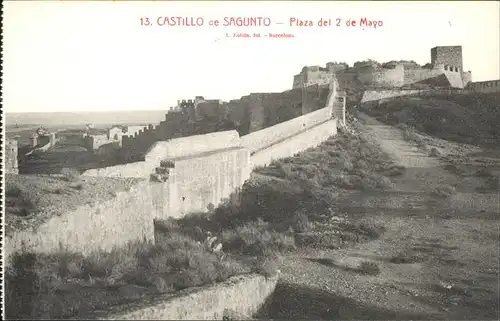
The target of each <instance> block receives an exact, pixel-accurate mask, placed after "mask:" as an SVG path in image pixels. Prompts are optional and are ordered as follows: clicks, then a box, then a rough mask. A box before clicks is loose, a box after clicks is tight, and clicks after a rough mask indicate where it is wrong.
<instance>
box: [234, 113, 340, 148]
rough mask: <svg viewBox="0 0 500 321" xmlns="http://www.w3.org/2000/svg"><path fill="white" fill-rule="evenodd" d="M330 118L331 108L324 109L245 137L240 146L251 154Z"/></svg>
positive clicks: (242, 138)
mask: <svg viewBox="0 0 500 321" xmlns="http://www.w3.org/2000/svg"><path fill="white" fill-rule="evenodd" d="M331 117H332V108H331V107H325V108H322V109H320V110H317V111H315V112H312V113H309V114H306V115H304V116H300V117H297V118H294V119H292V120H289V121H286V122H283V123H280V124H277V125H275V126H272V127H269V128H265V129H263V130H259V131H258V132H254V133H251V134H248V135H245V136H243V137H241V146H243V147H245V148H248V149H249V150H250V152H251V153H254V152H256V151H258V150H260V149H263V148H266V147H267V146H270V145H272V144H275V143H276V142H278V141H281V140H283V139H285V138H287V137H290V136H293V135H296V134H298V133H300V132H301V131H303V130H306V129H308V128H311V127H313V126H315V125H318V124H320V123H322V122H324V121H325V120H328V119H330V118H331Z"/></svg>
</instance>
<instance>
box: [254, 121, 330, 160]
mask: <svg viewBox="0 0 500 321" xmlns="http://www.w3.org/2000/svg"><path fill="white" fill-rule="evenodd" d="M336 134H337V118H334V119H330V120H327V121H326V122H325V121H323V122H322V123H321V124H318V125H316V126H315V127H313V128H309V129H307V130H305V131H303V132H301V133H298V134H296V135H294V136H291V137H287V138H286V139H283V140H282V141H278V142H275V143H273V144H272V145H270V146H267V147H266V148H263V149H260V150H258V151H256V152H255V153H254V154H253V155H252V156H251V158H250V161H251V164H252V169H255V168H257V167H260V166H267V165H269V164H271V162H272V161H273V160H275V159H280V158H284V157H292V156H294V155H295V154H297V153H300V152H302V151H304V150H306V149H308V148H312V147H316V146H319V145H320V144H321V143H322V142H324V141H325V140H327V139H328V138H329V137H331V136H334V135H336Z"/></svg>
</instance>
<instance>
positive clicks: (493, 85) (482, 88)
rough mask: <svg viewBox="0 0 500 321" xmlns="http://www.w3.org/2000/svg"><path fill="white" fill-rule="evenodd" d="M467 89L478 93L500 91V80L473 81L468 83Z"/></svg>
mask: <svg viewBox="0 0 500 321" xmlns="http://www.w3.org/2000/svg"><path fill="white" fill-rule="evenodd" d="M466 89H467V90H469V91H471V92H477V93H494V92H500V80H490V81H480V82H472V83H469V84H468V86H467V88H466Z"/></svg>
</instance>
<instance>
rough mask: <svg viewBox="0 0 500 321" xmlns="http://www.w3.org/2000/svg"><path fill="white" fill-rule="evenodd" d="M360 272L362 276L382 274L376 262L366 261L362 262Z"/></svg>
mask: <svg viewBox="0 0 500 321" xmlns="http://www.w3.org/2000/svg"><path fill="white" fill-rule="evenodd" d="M358 271H359V272H360V273H361V274H366V275H378V274H380V268H379V267H378V265H377V263H375V262H369V261H364V262H361V264H360V266H359V268H358Z"/></svg>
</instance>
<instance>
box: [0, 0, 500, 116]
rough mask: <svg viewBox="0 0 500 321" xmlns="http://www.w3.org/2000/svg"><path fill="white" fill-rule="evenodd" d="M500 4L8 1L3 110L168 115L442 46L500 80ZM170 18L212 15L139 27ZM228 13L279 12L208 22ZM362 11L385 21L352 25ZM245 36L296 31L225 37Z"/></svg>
mask: <svg viewBox="0 0 500 321" xmlns="http://www.w3.org/2000/svg"><path fill="white" fill-rule="evenodd" d="M499 11H500V7H499V2H498V1H491V2H486V1H485V2H482V1H470V2H466V1H460V2H452V1H450V2H448V1H443V2H427V1H412V2H326V1H325V2H311V1H308V2H284V1H282V2H264V1H260V2H225V1H224V2H194V1H192V2H173V1H152V2H146V1H138V2H132V1H115V2H107V1H106V2H104V1H97V2H87V1H64V2H62V1H54V2H52V1H26V2H22V1H7V2H4V43H3V48H4V65H3V68H4V74H3V86H4V87H3V100H4V110H5V111H6V112H11V113H12V112H54V111H104V110H106V111H112V110H151V109H162V110H166V109H168V108H169V107H170V106H173V105H175V104H176V102H177V100H178V99H194V96H196V95H201V96H204V97H205V98H207V99H223V100H230V99H238V98H240V97H241V96H243V95H247V94H249V93H252V92H253V93H255V92H280V91H284V90H288V89H290V88H291V87H292V83H293V75H295V74H297V73H299V72H300V70H301V69H302V67H303V66H305V65H321V66H324V65H325V64H326V62H328V61H345V62H347V63H349V64H350V65H352V64H353V63H354V62H356V61H361V60H365V59H367V58H371V59H375V60H377V61H380V62H385V61H390V60H400V59H405V60H414V61H416V62H418V63H420V64H425V63H427V62H430V59H431V58H430V49H431V48H432V47H435V46H452V45H461V46H462V47H463V61H464V70H471V71H472V80H473V81H484V80H493V79H499V78H500V76H499V69H500V66H499V60H500V58H499V38H500V24H499ZM164 16H192V17H203V18H204V21H205V25H204V26H203V27H167V26H163V27H160V26H149V27H145V26H141V25H140V18H141V17H150V20H151V21H152V22H153V23H154V24H156V19H157V17H164ZM229 16H241V17H249V16H262V17H269V18H270V19H271V21H272V25H271V26H270V27H262V28H256V27H223V26H218V27H213V26H209V25H208V22H209V21H210V20H213V19H219V20H221V21H222V19H223V18H224V17H229ZM291 17H296V18H297V19H303V20H313V21H314V23H316V22H317V20H319V19H320V18H329V19H332V22H333V24H334V26H331V27H318V26H314V27H290V26H289V25H288V21H289V19H290V18H291ZM363 17H367V18H368V19H369V20H381V21H382V22H383V27H378V28H376V29H367V30H363V29H362V28H359V27H346V26H345V21H346V20H348V19H354V20H357V21H359V19H360V18H363ZM336 18H341V19H342V25H343V26H342V27H336V26H335V19H336ZM279 22H281V23H284V24H276V23H279ZM358 23H359V22H358ZM242 32H247V33H249V34H253V33H261V34H267V33H269V32H271V33H283V32H286V33H293V34H294V35H295V38H282V39H276V38H260V39H259V38H239V39H237V38H232V39H231V38H226V37H225V34H226V33H229V34H233V33H242Z"/></svg>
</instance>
